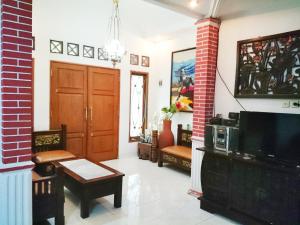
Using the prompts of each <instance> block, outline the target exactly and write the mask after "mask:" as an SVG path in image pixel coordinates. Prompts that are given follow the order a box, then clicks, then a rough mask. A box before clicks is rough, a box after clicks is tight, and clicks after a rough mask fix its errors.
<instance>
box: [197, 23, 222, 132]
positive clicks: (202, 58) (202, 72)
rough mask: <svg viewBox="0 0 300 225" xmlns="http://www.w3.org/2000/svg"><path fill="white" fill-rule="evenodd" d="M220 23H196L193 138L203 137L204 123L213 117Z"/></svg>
mask: <svg viewBox="0 0 300 225" xmlns="http://www.w3.org/2000/svg"><path fill="white" fill-rule="evenodd" d="M219 24H220V21H219V20H217V19H214V18H208V19H204V20H201V21H198V22H197V26H198V28H197V43H196V70H195V90H194V113H193V136H194V137H204V128H205V123H207V122H208V120H209V119H210V118H211V117H212V115H213V105H214V96H215V79H216V65H217V53H218V38H219Z"/></svg>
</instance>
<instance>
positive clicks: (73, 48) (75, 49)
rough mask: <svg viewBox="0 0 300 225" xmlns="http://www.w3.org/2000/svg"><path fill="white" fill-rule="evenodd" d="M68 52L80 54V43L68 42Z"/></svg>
mask: <svg viewBox="0 0 300 225" xmlns="http://www.w3.org/2000/svg"><path fill="white" fill-rule="evenodd" d="M67 53H68V55H72V56H79V44H74V43H68V46H67Z"/></svg>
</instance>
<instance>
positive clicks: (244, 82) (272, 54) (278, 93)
mask: <svg viewBox="0 0 300 225" xmlns="http://www.w3.org/2000/svg"><path fill="white" fill-rule="evenodd" d="M235 97H237V98H299V97H300V30H297V31H292V32H287V33H281V34H276V35H271V36H265V37H259V38H255V39H249V40H243V41H239V42H238V43H237V70H236V80H235Z"/></svg>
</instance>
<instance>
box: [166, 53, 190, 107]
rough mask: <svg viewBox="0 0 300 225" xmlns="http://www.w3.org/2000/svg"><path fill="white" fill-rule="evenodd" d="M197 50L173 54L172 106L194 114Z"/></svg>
mask: <svg viewBox="0 0 300 225" xmlns="http://www.w3.org/2000/svg"><path fill="white" fill-rule="evenodd" d="M195 61H196V48H189V49H184V50H180V51H176V52H172V66H171V91H170V92H171V94H170V104H180V106H181V108H182V110H181V111H183V112H193V101H194V80H195Z"/></svg>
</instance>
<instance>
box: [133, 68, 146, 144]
mask: <svg viewBox="0 0 300 225" xmlns="http://www.w3.org/2000/svg"><path fill="white" fill-rule="evenodd" d="M147 80H148V73H143V72H135V71H131V73H130V115H129V116H130V118H129V121H130V124H129V141H130V142H135V141H139V139H140V135H141V134H144V132H145V128H146V126H147V94H148V85H147Z"/></svg>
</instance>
